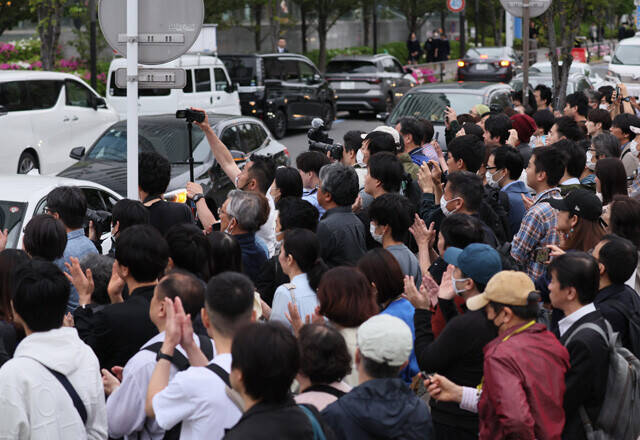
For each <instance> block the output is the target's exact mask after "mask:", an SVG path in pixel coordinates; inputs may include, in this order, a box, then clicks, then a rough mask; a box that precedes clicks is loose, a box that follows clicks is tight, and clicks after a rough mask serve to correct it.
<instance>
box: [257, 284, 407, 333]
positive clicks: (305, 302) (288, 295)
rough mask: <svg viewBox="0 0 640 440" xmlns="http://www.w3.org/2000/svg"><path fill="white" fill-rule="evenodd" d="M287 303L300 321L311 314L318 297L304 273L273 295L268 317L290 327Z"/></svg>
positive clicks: (303, 320) (316, 305) (316, 304)
mask: <svg viewBox="0 0 640 440" xmlns="http://www.w3.org/2000/svg"><path fill="white" fill-rule="evenodd" d="M289 287H290V288H289ZM289 303H293V304H295V305H297V306H298V312H299V313H300V318H301V319H302V322H305V318H306V317H307V316H312V315H313V312H315V310H316V307H318V304H319V303H318V297H317V296H316V292H314V291H313V289H312V288H311V286H310V285H309V279H308V278H307V274H306V273H302V274H300V275H296V276H295V277H293V279H292V280H291V283H289V284H283V285H281V286H280V287H278V288H277V289H276V293H275V294H274V295H273V307H272V308H271V318H269V319H271V320H274V321H280V322H282V323H283V324H284V325H286V326H287V327H288V328H291V324H290V323H289V320H288V319H287V317H286V316H285V313H287V314H288V313H289V309H288V304H289ZM411 319H413V318H411Z"/></svg>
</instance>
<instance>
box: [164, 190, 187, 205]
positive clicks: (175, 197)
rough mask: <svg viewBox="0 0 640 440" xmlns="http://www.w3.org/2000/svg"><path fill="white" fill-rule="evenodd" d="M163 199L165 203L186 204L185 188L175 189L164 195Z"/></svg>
mask: <svg viewBox="0 0 640 440" xmlns="http://www.w3.org/2000/svg"><path fill="white" fill-rule="evenodd" d="M164 199H165V200H166V201H167V202H175V203H186V202H187V190H186V189H185V188H180V189H176V190H173V191H170V192H168V193H165V194H164Z"/></svg>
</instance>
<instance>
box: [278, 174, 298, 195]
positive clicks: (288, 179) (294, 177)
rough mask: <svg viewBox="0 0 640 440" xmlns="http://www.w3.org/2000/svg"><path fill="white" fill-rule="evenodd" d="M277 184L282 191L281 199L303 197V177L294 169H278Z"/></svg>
mask: <svg viewBox="0 0 640 440" xmlns="http://www.w3.org/2000/svg"><path fill="white" fill-rule="evenodd" d="M275 183H276V186H277V187H278V189H279V190H280V197H302V177H300V172H299V171H298V170H297V169H295V168H293V167H278V168H277V169H276V177H275Z"/></svg>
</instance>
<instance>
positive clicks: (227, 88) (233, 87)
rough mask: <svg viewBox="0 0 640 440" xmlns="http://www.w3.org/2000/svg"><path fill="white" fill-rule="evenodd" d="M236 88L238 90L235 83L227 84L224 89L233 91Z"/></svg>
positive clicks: (228, 91) (229, 91)
mask: <svg viewBox="0 0 640 440" xmlns="http://www.w3.org/2000/svg"><path fill="white" fill-rule="evenodd" d="M236 90H238V87H237V86H236V85H235V84H227V86H226V87H225V88H224V91H225V92H227V93H233V92H235V91H236Z"/></svg>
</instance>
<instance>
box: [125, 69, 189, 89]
mask: <svg viewBox="0 0 640 440" xmlns="http://www.w3.org/2000/svg"><path fill="white" fill-rule="evenodd" d="M134 78H135V77H134ZM186 85H187V72H186V71H185V70H184V69H160V68H156V69H145V68H142V69H138V88H139V89H184V88H185V86H186ZM116 86H117V87H118V88H121V89H126V88H127V69H125V68H124V67H123V68H121V69H116Z"/></svg>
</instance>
